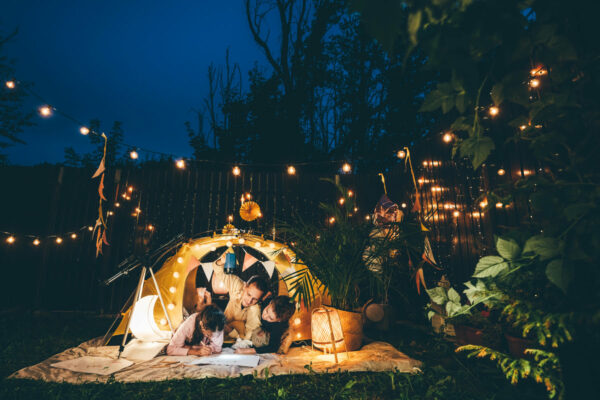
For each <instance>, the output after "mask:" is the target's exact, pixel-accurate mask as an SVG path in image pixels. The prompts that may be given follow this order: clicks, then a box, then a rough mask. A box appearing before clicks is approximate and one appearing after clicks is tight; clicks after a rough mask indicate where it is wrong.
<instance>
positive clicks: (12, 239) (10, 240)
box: [6, 235, 16, 244]
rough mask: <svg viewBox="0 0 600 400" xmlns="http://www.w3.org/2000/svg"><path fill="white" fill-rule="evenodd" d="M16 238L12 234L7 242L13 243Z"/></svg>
mask: <svg viewBox="0 0 600 400" xmlns="http://www.w3.org/2000/svg"><path fill="white" fill-rule="evenodd" d="M15 240H16V239H15V237H14V236H12V235H11V236H9V237H7V238H6V243H8V244H13V243H14V242H15Z"/></svg>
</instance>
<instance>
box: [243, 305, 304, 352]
mask: <svg viewBox="0 0 600 400" xmlns="http://www.w3.org/2000/svg"><path fill="white" fill-rule="evenodd" d="M294 311H296V307H295V303H294V301H293V300H292V299H291V298H290V297H288V296H277V297H275V298H274V299H273V300H271V301H270V302H269V304H268V305H267V306H266V307H265V308H264V309H263V311H262V315H261V321H260V322H261V328H259V329H256V330H254V332H252V338H251V340H252V344H253V345H254V348H247V349H236V350H235V352H236V353H238V354H255V353H275V352H276V351H278V349H279V347H280V345H281V339H282V337H283V336H284V334H285V333H286V331H287V330H288V320H289V319H290V318H291V316H292V315H293V314H294Z"/></svg>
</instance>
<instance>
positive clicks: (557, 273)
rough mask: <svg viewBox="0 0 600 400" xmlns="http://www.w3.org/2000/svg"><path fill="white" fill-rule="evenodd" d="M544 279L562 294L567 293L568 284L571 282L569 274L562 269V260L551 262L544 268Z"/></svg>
mask: <svg viewBox="0 0 600 400" xmlns="http://www.w3.org/2000/svg"><path fill="white" fill-rule="evenodd" d="M546 277H548V280H549V281H550V282H552V283H553V284H555V285H556V286H558V287H559V289H560V290H562V291H563V293H567V289H568V287H569V283H570V282H571V274H570V273H569V271H568V270H567V269H566V268H564V263H563V260H561V259H557V260H552V261H550V262H549V263H548V265H547V266H546Z"/></svg>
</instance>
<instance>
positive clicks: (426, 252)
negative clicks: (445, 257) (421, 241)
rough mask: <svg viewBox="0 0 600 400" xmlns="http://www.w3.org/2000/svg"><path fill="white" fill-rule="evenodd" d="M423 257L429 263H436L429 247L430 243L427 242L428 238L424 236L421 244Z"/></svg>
mask: <svg viewBox="0 0 600 400" xmlns="http://www.w3.org/2000/svg"><path fill="white" fill-rule="evenodd" d="M423 259H424V260H425V261H426V262H428V263H429V264H433V265H435V264H437V262H436V261H435V258H434V257H433V250H432V249H431V243H430V242H429V238H428V237H427V236H425V245H424V246H423Z"/></svg>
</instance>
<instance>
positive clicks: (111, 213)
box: [106, 211, 114, 217]
mask: <svg viewBox="0 0 600 400" xmlns="http://www.w3.org/2000/svg"><path fill="white" fill-rule="evenodd" d="M113 214H114V212H113V211H108V212H107V213H106V215H108V216H109V217H110V216H111V215H113Z"/></svg>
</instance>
